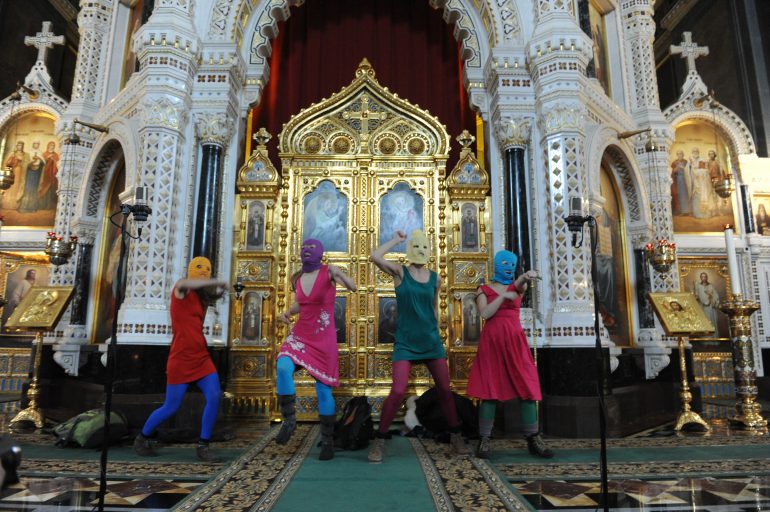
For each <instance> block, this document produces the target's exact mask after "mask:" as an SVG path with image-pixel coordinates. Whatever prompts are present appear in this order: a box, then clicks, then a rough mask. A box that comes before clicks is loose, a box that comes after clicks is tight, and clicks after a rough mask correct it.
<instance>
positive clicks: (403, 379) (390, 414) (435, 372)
mask: <svg viewBox="0 0 770 512" xmlns="http://www.w3.org/2000/svg"><path fill="white" fill-rule="evenodd" d="M425 364H426V365H427V366H428V370H429V371H430V374H431V375H432V376H433V382H435V383H436V389H437V390H438V396H439V400H440V401H441V402H440V403H441V411H442V412H443V413H444V416H445V417H446V419H447V422H448V423H449V427H450V428H457V427H459V426H460V421H459V420H458V419H457V409H456V408H455V402H454V399H453V398H452V392H451V391H450V390H449V367H448V366H447V363H446V359H429V360H427V361H425ZM411 369H412V361H394V362H393V385H392V386H391V388H390V394H389V395H388V398H386V399H385V403H384V404H383V405H382V414H381V415H380V433H381V434H385V433H387V432H388V429H389V428H390V424H391V423H392V422H393V418H395V417H396V412H397V411H398V408H399V407H401V403H402V402H403V401H404V395H405V394H406V388H407V385H408V384H409V371H410V370H411Z"/></svg>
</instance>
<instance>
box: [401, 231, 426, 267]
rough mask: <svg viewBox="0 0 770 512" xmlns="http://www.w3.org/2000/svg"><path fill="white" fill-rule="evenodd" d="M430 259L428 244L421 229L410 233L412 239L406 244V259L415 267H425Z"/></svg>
mask: <svg viewBox="0 0 770 512" xmlns="http://www.w3.org/2000/svg"><path fill="white" fill-rule="evenodd" d="M428 258H430V242H429V241H428V237H427V236H425V233H424V232H423V231H422V230H421V229H415V230H414V231H412V237H411V238H410V239H409V241H408V242H407V243H406V259H408V260H409V261H410V262H411V263H415V264H417V265H425V264H426V263H428Z"/></svg>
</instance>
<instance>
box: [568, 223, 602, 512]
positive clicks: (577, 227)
mask: <svg viewBox="0 0 770 512" xmlns="http://www.w3.org/2000/svg"><path fill="white" fill-rule="evenodd" d="M566 222H567V224H568V226H569V229H570V231H571V232H572V234H573V237H572V247H576V248H577V247H580V246H581V245H583V235H582V233H583V225H584V224H586V223H587V224H588V228H589V232H590V236H591V282H592V285H593V287H594V335H595V339H596V345H595V348H596V397H597V400H598V402H599V439H600V449H599V471H600V473H601V475H600V476H601V495H602V503H601V507H602V509H603V510H604V511H605V512H609V503H608V501H609V500H608V498H609V482H608V478H607V407H606V404H605V402H604V352H603V351H602V338H601V335H600V332H599V300H598V298H597V295H596V244H597V242H598V237H597V233H596V219H595V218H594V217H592V216H590V215H587V216H584V217H580V216H573V215H570V216H569V217H567V219H566ZM577 233H580V240H578V239H577Z"/></svg>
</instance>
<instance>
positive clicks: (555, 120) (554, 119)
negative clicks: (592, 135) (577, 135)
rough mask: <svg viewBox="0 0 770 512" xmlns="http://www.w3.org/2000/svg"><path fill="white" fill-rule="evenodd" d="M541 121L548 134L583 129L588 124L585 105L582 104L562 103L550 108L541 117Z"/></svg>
mask: <svg viewBox="0 0 770 512" xmlns="http://www.w3.org/2000/svg"><path fill="white" fill-rule="evenodd" d="M540 122H541V124H542V127H543V132H544V133H546V134H553V133H558V132H563V131H582V130H583V128H584V127H585V124H586V123H585V107H583V106H582V105H580V104H564V103H560V104H557V105H556V106H554V107H552V108H548V109H547V110H546V111H545V112H544V114H543V115H542V117H541V118H540Z"/></svg>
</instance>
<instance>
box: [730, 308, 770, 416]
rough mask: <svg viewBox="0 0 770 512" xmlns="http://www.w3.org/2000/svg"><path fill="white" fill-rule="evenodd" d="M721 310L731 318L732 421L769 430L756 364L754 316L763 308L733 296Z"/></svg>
mask: <svg viewBox="0 0 770 512" xmlns="http://www.w3.org/2000/svg"><path fill="white" fill-rule="evenodd" d="M719 309H720V310H721V311H723V312H724V313H726V314H727V316H728V317H729V318H730V341H731V343H732V347H733V371H734V373H735V394H736V396H737V397H738V402H737V403H736V404H735V416H734V417H732V418H730V421H731V422H732V423H737V424H740V425H743V426H744V427H745V428H746V429H748V430H757V431H759V430H767V420H766V419H764V418H763V417H762V405H760V404H759V403H758V402H757V395H758V389H757V369H756V367H755V366H754V349H753V346H752V345H753V343H752V341H751V322H750V318H751V315H752V314H753V313H754V312H755V311H756V310H758V309H759V304H758V303H756V302H754V301H752V300H743V298H742V297H741V296H740V295H733V296H732V298H731V300H727V301H724V302H721V303H720V304H719Z"/></svg>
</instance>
